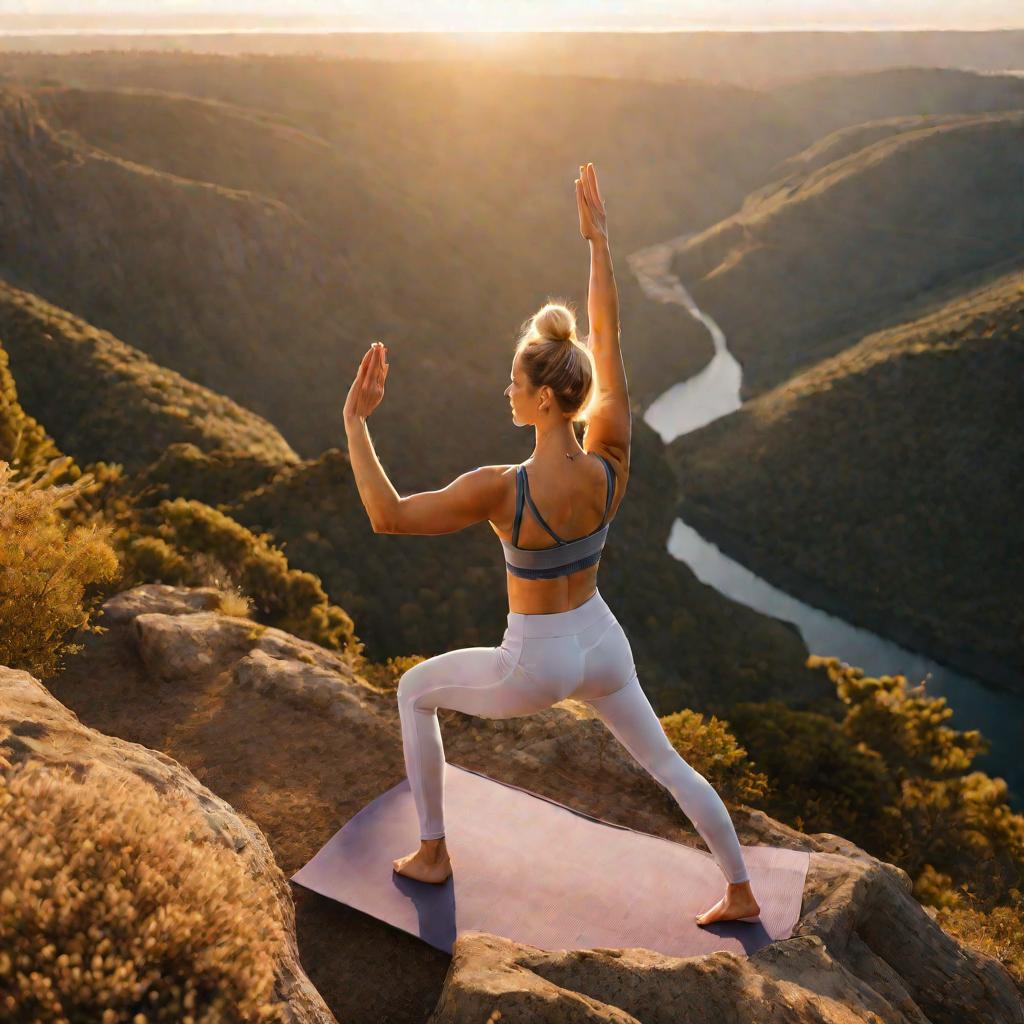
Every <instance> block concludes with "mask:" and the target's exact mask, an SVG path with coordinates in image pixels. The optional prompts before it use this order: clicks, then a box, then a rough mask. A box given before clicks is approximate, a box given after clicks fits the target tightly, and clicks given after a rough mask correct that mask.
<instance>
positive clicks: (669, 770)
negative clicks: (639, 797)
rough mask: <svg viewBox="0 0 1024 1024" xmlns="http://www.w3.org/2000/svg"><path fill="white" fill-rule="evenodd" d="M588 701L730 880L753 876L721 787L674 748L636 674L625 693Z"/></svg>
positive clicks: (746, 879)
mask: <svg viewBox="0 0 1024 1024" xmlns="http://www.w3.org/2000/svg"><path fill="white" fill-rule="evenodd" d="M586 703H587V704H589V705H590V706H591V707H592V708H593V709H594V711H596V712H597V714H598V715H599V716H600V718H601V720H602V721H603V722H604V723H605V725H607V726H608V728H609V729H610V730H611V732H612V734H613V735H614V736H615V738H616V739H617V740H618V741H619V742H620V743H621V744H622V745H623V746H624V747H625V748H626V749H627V750H628V751H629V752H630V754H632V756H633V757H634V758H635V759H636V760H637V761H638V762H639V763H640V764H641V765H643V767H644V768H645V769H646V770H647V771H648V772H649V773H650V774H651V775H652V776H653V777H654V778H655V779H656V780H657V781H658V782H659V783H661V785H662V786H664V787H665V788H666V789H667V790H668V791H669V792H670V793H671V794H672V795H673V796H674V797H675V799H676V802H677V803H678V804H679V806H680V807H681V808H682V810H683V813H684V814H685V815H686V816H687V817H688V818H689V819H690V821H692V822H693V824H694V827H695V828H696V829H697V831H698V832H699V833H700V835H701V837H702V838H703V840H704V842H705V843H707V846H708V849H709V850H710V851H711V854H712V856H713V857H714V858H715V861H716V863H717V864H718V866H719V868H720V869H721V870H722V873H723V874H724V875H725V877H726V879H727V880H728V881H729V882H745V881H748V880H749V878H750V875H749V873H748V872H747V867H746V864H745V863H744V861H743V848H742V847H741V845H740V841H739V838H738V837H737V835H736V829H735V828H734V826H733V823H732V819H731V818H730V817H729V810H728V808H727V807H726V806H725V804H724V802H723V801H722V798H721V797H720V796H719V795H718V793H716V792H715V788H714V787H713V786H712V785H711V783H710V782H708V780H707V779H705V778H704V776H703V775H701V774H700V772H698V771H696V770H695V769H694V768H693V767H692V766H691V765H690V764H688V763H687V761H686V760H685V759H684V758H682V757H681V756H680V754H679V752H678V751H677V750H676V749H675V747H673V746H672V743H671V741H670V740H669V738H668V736H666V735H665V730H664V728H663V727H662V725H661V721H660V720H659V719H658V716H657V714H655V711H654V708H652V707H651V702H650V701H649V700H648V699H647V694H645V693H644V691H643V688H642V687H641V686H640V680H639V679H638V678H637V675H636V673H635V672H634V673H633V676H632V678H631V679H630V681H629V682H628V683H627V684H626V685H625V686H623V687H622V688H621V689H618V690H616V691H614V692H613V693H609V694H606V695H605V696H603V697H595V698H588V699H587V700H586Z"/></svg>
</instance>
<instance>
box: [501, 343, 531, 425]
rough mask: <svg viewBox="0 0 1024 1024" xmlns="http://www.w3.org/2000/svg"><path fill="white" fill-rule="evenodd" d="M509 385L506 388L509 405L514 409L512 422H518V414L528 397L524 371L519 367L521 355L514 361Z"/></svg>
mask: <svg viewBox="0 0 1024 1024" xmlns="http://www.w3.org/2000/svg"><path fill="white" fill-rule="evenodd" d="M510 376H511V379H510V381H509V385H508V387H507V388H505V394H506V395H507V396H508V401H509V405H510V406H511V407H512V422H513V423H515V422H516V414H517V411H518V410H519V409H520V407H521V405H522V403H523V400H524V398H525V397H526V391H527V388H526V382H525V381H524V379H523V371H522V370H521V369H520V366H519V355H518V353H517V354H516V357H515V358H514V359H513V360H512V372H511V375H510Z"/></svg>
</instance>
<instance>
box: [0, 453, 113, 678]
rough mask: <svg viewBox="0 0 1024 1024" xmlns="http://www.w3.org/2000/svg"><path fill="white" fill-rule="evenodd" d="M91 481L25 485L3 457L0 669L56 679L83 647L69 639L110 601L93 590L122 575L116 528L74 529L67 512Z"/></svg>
mask: <svg viewBox="0 0 1024 1024" xmlns="http://www.w3.org/2000/svg"><path fill="white" fill-rule="evenodd" d="M60 462H61V460H59V459H58V460H54V463H60ZM48 468H49V469H50V470H52V469H53V468H54V466H53V464H51V466H50V467H48ZM49 475H51V476H52V473H50V474H49ZM88 482H89V477H88V476H82V477H80V478H79V479H78V480H77V481H76V482H75V483H73V484H62V485H60V486H48V483H49V480H48V479H47V474H44V475H35V476H33V477H32V478H29V479H23V480H20V481H19V480H17V479H16V478H15V474H14V471H13V469H12V468H11V466H10V464H9V463H7V462H4V461H2V460H0V664H3V665H9V666H11V667H12V668H21V669H25V670H26V671H28V672H31V673H32V674H33V675H36V676H39V677H40V678H43V679H45V678H47V677H48V676H50V675H51V674H53V673H54V672H55V671H56V670H57V669H58V667H59V663H60V660H61V658H62V656H63V655H64V654H66V653H71V652H74V651H77V650H80V649H81V647H82V645H81V644H77V643H71V642H70V641H69V640H68V635H69V633H70V632H71V631H72V630H74V629H76V628H79V627H81V628H86V629H88V628H89V627H88V622H89V618H90V616H91V614H92V612H93V611H94V610H95V607H96V605H97V604H98V603H99V602H100V601H102V600H103V598H104V597H105V594H104V593H103V592H102V591H100V590H96V589H93V588H94V586H95V585H96V584H100V583H107V582H111V581H114V580H116V579H117V577H118V575H119V572H120V567H119V563H118V559H117V555H116V554H115V552H114V550H113V548H112V547H111V546H110V544H109V543H108V537H109V529H108V528H106V527H104V526H101V525H97V524H95V523H92V524H87V525H79V526H71V525H69V524H68V522H67V521H66V520H65V519H64V518H63V517H62V515H61V514H60V508H61V506H62V505H63V504H64V503H65V502H67V501H68V500H69V499H71V498H73V497H75V495H76V494H77V493H78V491H79V490H81V489H82V488H83V487H84V486H86V485H87V484H88ZM93 628H95V627H93Z"/></svg>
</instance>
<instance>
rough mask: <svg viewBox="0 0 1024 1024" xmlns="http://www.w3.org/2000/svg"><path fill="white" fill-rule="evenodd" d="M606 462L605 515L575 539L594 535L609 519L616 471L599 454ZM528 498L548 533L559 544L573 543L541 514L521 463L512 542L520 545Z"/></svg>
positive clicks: (517, 476) (604, 460)
mask: <svg viewBox="0 0 1024 1024" xmlns="http://www.w3.org/2000/svg"><path fill="white" fill-rule="evenodd" d="M597 457H598V458H599V459H600V460H601V461H602V462H603V463H604V470H605V474H606V476H607V477H608V497H607V498H606V499H605V503H604V515H602V516H601V522H600V523H599V524H598V525H597V527H595V529H593V530H592V531H591V532H590V533H588V534H585V535H584V536H583V537H575V538H574V540H585V539H586V538H587V537H591V536H593V535H594V534H595V533H597V532H598V530H600V529H601V527H602V526H604V524H605V522H606V521H607V519H608V510H609V509H610V508H611V507H612V498H613V497H614V496H615V472H614V470H613V469H612V467H611V463H610V462H609V461H608V460H607V459H606V458H605V457H604V456H603V455H598V456H597ZM524 497H525V498H526V502H527V504H528V505H529V506H530V510H531V511H532V512H533V514H534V516H535V517H536V518H537V522H538V523H540V525H541V526H543V527H544V529H545V530H547V531H548V533H550V534H551V536H552V537H554V539H555V540H556V541H557V542H558V544H572V543H573V541H572V540H564V539H563V538H562V537H559V536H558V534H557V533H555V531H554V530H552V529H551V527H550V526H548V524H547V523H546V522H545V520H544V517H543V516H542V515H541V514H540V511H539V510H538V508H537V506H536V505H535V504H534V503H533V496H532V495H531V494H530V478H529V477H528V476H527V475H526V467H525V466H523V464H522V463H520V464H519V465H518V466H517V467H516V517H515V520H514V523H513V528H512V543H513V544H514V545H515V546H517V547H518V545H519V527H520V525H521V524H522V518H523V498H524Z"/></svg>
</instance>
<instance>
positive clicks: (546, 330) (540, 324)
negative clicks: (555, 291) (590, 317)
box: [533, 302, 576, 341]
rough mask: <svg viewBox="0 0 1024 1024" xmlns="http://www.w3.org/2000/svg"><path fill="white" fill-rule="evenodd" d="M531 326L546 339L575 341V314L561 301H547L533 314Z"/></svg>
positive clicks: (539, 335)
mask: <svg viewBox="0 0 1024 1024" xmlns="http://www.w3.org/2000/svg"><path fill="white" fill-rule="evenodd" d="M533 328H534V330H535V331H536V332H537V335H538V337H541V338H544V339H545V340H546V341H575V340H576V315H575V314H574V313H573V311H572V310H571V309H570V308H569V307H568V306H566V305H564V304H563V303H561V302H548V303H547V304H545V305H544V306H542V307H541V308H540V309H539V310H537V312H536V313H534V314H533Z"/></svg>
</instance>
